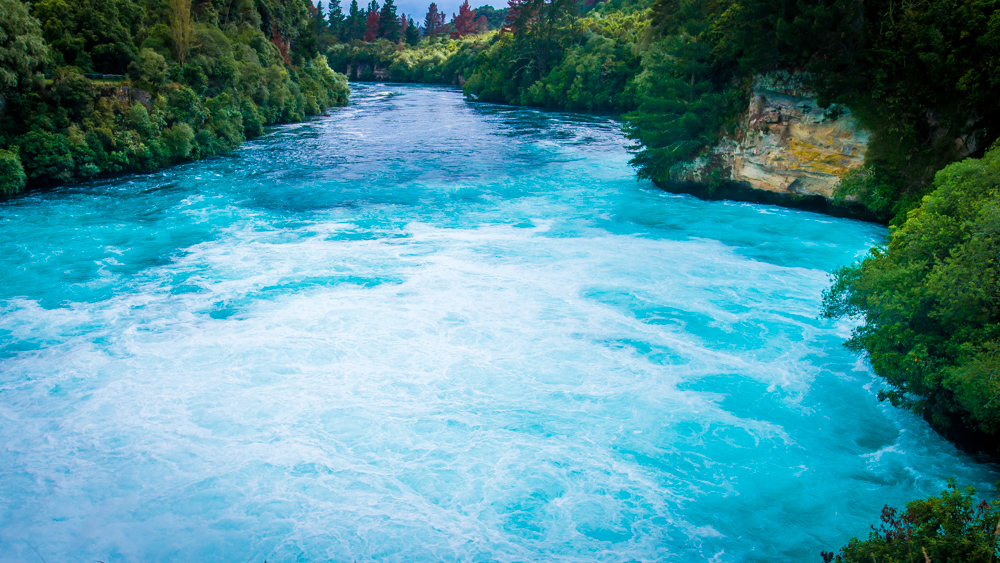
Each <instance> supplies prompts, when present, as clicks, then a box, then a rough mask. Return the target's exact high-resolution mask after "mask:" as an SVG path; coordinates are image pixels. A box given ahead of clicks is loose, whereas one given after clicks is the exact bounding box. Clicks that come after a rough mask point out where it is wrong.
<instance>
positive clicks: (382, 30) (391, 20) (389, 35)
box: [378, 0, 400, 43]
mask: <svg viewBox="0 0 1000 563" xmlns="http://www.w3.org/2000/svg"><path fill="white" fill-rule="evenodd" d="M399 27H400V26H399V18H398V17H397V16H396V5H395V4H393V2H392V0H385V4H383V5H382V10H381V11H380V12H379V15H378V35H379V37H384V38H385V39H388V40H389V41H391V42H393V43H396V42H397V41H399V31H400V30H399Z"/></svg>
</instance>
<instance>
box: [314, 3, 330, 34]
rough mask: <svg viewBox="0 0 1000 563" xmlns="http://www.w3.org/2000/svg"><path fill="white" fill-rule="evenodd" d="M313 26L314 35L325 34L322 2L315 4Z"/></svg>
mask: <svg viewBox="0 0 1000 563" xmlns="http://www.w3.org/2000/svg"><path fill="white" fill-rule="evenodd" d="M313 25H314V26H315V27H316V33H317V34H320V35H322V34H323V33H326V28H327V25H326V12H324V11H323V2H317V3H316V13H315V15H314V16H313Z"/></svg>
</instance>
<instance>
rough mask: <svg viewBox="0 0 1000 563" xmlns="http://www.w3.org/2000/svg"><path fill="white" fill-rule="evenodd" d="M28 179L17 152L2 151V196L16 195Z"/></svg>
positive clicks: (0, 166) (0, 189)
mask: <svg viewBox="0 0 1000 563" xmlns="http://www.w3.org/2000/svg"><path fill="white" fill-rule="evenodd" d="M27 179H28V177H27V176H26V175H25V174H24V167H23V166H21V158H20V157H19V156H18V155H17V151H11V150H3V149H0V195H5V196H7V195H13V194H16V193H17V192H19V191H21V190H22V189H24V183H25V181H26V180H27Z"/></svg>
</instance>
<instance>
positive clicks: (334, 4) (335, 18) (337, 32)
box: [327, 0, 346, 40]
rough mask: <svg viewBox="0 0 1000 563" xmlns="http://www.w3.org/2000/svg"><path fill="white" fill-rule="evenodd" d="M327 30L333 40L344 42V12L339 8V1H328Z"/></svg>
mask: <svg viewBox="0 0 1000 563" xmlns="http://www.w3.org/2000/svg"><path fill="white" fill-rule="evenodd" d="M327 21H328V29H329V30H330V33H331V34H332V35H333V37H334V38H335V39H338V40H344V39H346V37H345V36H344V11H343V10H342V9H341V8H340V0H330V15H329V16H328V17H327Z"/></svg>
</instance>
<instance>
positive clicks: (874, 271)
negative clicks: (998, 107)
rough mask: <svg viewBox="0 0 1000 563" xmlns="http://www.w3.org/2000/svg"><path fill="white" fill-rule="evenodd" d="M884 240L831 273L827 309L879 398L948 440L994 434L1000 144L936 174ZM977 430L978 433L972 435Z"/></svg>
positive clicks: (985, 438) (999, 374) (999, 391)
mask: <svg viewBox="0 0 1000 563" xmlns="http://www.w3.org/2000/svg"><path fill="white" fill-rule="evenodd" d="M934 185H935V188H936V189H935V190H934V191H933V192H932V193H931V194H929V195H928V196H926V197H924V199H923V203H922V204H921V205H920V207H919V208H917V209H916V210H914V211H912V212H910V214H909V216H908V219H907V220H906V223H905V224H903V225H902V226H901V227H900V228H898V229H896V230H895V231H893V233H892V235H891V238H890V240H889V242H888V245H887V246H886V247H884V248H876V249H873V250H872V251H871V253H870V254H869V256H868V257H867V258H865V259H864V260H863V261H862V262H861V263H860V264H856V265H854V266H850V267H846V268H843V269H841V270H839V271H838V272H837V273H836V276H835V281H834V285H833V286H832V287H831V288H830V290H828V291H827V292H826V294H825V295H824V308H825V314H826V315H827V316H829V317H841V316H847V317H858V318H862V319H863V324H862V325H860V326H859V327H858V328H856V329H855V330H854V332H853V335H852V338H851V339H850V340H849V341H848V342H847V343H846V345H847V347H848V348H850V349H852V350H856V351H864V352H867V354H868V356H869V358H870V360H871V364H872V368H873V369H874V370H875V373H877V374H878V375H879V376H881V377H882V378H884V379H885V380H886V381H887V382H888V383H889V386H890V389H889V390H888V391H885V392H883V393H880V398H882V399H888V400H889V401H891V402H892V404H894V405H896V406H901V407H910V408H912V409H913V410H914V411H915V412H917V413H920V414H923V415H924V417H925V418H927V419H928V420H929V421H930V422H931V425H932V426H933V427H934V428H935V429H937V430H938V431H939V432H941V433H943V434H945V435H946V436H949V437H951V438H953V439H959V440H963V439H965V440H975V439H980V440H982V444H981V446H982V447H986V448H989V449H992V450H993V451H996V450H997V445H998V443H997V437H998V436H1000V408H998V404H997V401H998V398H1000V147H997V148H994V149H993V150H991V151H990V152H988V153H986V155H985V156H984V157H983V158H982V159H967V160H964V161H962V162H958V163H954V164H951V165H949V166H948V167H946V168H945V169H944V170H942V171H940V172H938V173H937V176H936V177H935V181H934ZM977 436H979V438H977Z"/></svg>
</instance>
